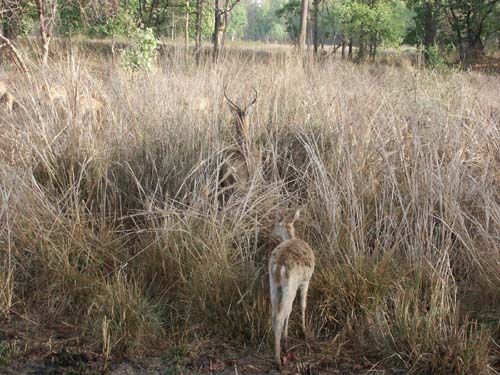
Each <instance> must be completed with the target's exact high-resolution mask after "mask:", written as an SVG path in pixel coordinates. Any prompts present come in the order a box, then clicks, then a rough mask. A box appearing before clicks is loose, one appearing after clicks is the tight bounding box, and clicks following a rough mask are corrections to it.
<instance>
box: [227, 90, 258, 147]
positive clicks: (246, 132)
mask: <svg viewBox="0 0 500 375" xmlns="http://www.w3.org/2000/svg"><path fill="white" fill-rule="evenodd" d="M253 91H254V94H255V96H254V98H253V99H252V100H251V101H250V102H249V103H248V104H247V105H246V106H245V107H240V106H239V105H237V104H235V103H234V102H233V101H232V100H231V99H229V98H228V96H227V94H226V85H224V97H225V98H226V100H227V102H228V104H229V107H231V110H232V111H233V112H234V114H235V115H236V134H237V136H238V143H240V144H241V145H245V146H247V145H248V144H249V142H250V114H251V113H252V110H253V106H254V104H255V103H256V102H257V90H256V89H255V88H254V89H253Z"/></svg>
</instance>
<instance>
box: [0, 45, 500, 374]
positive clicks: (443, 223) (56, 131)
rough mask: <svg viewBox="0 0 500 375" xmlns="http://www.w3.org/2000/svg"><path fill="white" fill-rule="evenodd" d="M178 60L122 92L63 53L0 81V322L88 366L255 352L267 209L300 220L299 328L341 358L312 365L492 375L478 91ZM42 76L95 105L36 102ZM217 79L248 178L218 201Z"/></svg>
mask: <svg viewBox="0 0 500 375" xmlns="http://www.w3.org/2000/svg"><path fill="white" fill-rule="evenodd" d="M179 56H181V52H179V54H178V55H176V56H174V58H175V61H172V60H168V59H167V57H165V58H164V59H165V60H164V63H163V64H162V67H161V68H160V69H158V70H157V71H156V72H155V73H151V74H149V75H135V76H133V77H132V76H130V75H128V74H127V73H126V72H122V71H120V70H119V69H116V70H112V69H109V70H108V69H107V68H105V69H101V70H97V69H96V68H95V66H93V64H92V62H91V61H87V60H86V59H83V58H82V59H78V58H75V59H72V58H67V59H62V60H61V61H58V62H53V63H52V64H51V65H50V67H49V69H48V70H47V71H46V72H45V73H44V74H43V75H42V73H36V74H34V76H33V77H32V78H31V79H24V78H20V77H18V76H17V75H16V73H13V72H11V73H6V72H4V73H2V74H1V75H0V80H2V81H6V82H9V84H10V87H11V89H12V91H13V93H14V94H15V95H16V97H17V98H19V101H20V102H21V104H22V108H21V109H20V110H18V111H16V112H14V113H12V114H10V113H5V112H2V114H1V117H0V119H1V120H0V166H1V168H0V194H1V198H0V199H1V200H0V224H1V225H0V309H1V310H0V311H1V313H2V314H4V315H5V316H8V313H9V312H12V311H16V312H18V313H20V314H21V315H23V316H24V317H25V318H28V319H30V320H33V321H36V322H38V323H39V324H40V327H45V326H47V325H49V324H60V323H63V322H64V323H65V324H71V325H72V326H73V327H75V330H76V331H78V332H79V336H80V340H83V341H86V342H89V343H93V344H94V345H96V346H98V347H101V348H102V350H103V351H105V352H106V353H109V352H111V353H128V354H134V353H140V352H143V351H147V350H148V348H152V347H155V348H158V347H162V344H165V343H171V342H183V343H194V342H196V341H197V340H200V339H202V338H218V339H223V340H225V341H231V342H234V343H237V344H239V345H243V344H245V345H252V346H254V347H256V348H257V347H262V344H264V343H265V346H264V348H265V350H266V351H267V352H268V353H269V356H270V353H271V345H270V344H271V340H270V339H271V327H270V317H269V314H270V306H269V305H270V301H269V296H268V285H267V280H268V279H267V275H266V265H267V257H268V254H269V252H270V250H271V249H272V245H270V244H269V241H268V240H269V239H268V234H269V231H270V229H271V226H272V221H273V218H274V214H275V210H276V209H277V208H278V207H283V206H290V207H300V208H301V211H302V212H303V213H304V214H305V215H306V217H307V220H304V221H303V222H302V224H301V223H300V222H299V223H298V226H299V228H298V231H299V232H300V233H301V237H302V238H304V240H306V241H307V242H309V243H310V244H311V246H312V248H313V249H315V251H316V258H317V263H318V264H317V268H316V273H315V275H314V277H313V279H312V284H311V288H310V297H309V306H310V310H309V314H308V315H309V319H310V322H309V323H308V325H309V327H310V330H311V333H312V334H313V337H315V338H316V339H317V340H319V341H323V342H324V341H329V340H332V342H335V343H339V342H340V343H342V346H341V347H339V348H338V351H337V352H332V356H336V355H339V353H341V352H342V353H349V355H352V356H356V355H358V354H359V355H363V356H368V357H370V358H375V359H377V360H383V361H384V362H385V363H387V364H388V365H395V366H397V367H399V368H405V369H407V370H408V371H409V372H411V373H445V374H451V373H460V374H474V373H488V372H493V371H494V368H495V366H496V368H497V370H498V366H499V365H500V364H499V361H498V356H499V349H498V348H499V340H500V320H499V316H500V125H499V124H500V78H498V77H494V76H485V75H480V74H475V73H458V72H450V73H446V74H435V73H432V72H418V73H414V72H408V71H404V70H401V69H397V68H391V67H375V66H356V65H352V64H349V63H347V64H343V63H340V62H333V63H325V64H322V65H316V66H311V67H308V68H306V69H304V68H303V67H302V66H299V65H297V64H295V63H294V62H293V61H285V62H284V63H283V62H282V61H280V62H279V63H273V62H272V61H271V62H268V63H263V62H256V61H248V60H245V59H244V60H241V59H239V58H234V59H231V58H228V59H227V60H226V61H224V62H222V63H221V64H220V65H218V66H213V65H211V64H209V63H207V64H206V65H203V66H201V67H199V68H196V67H195V66H193V65H191V64H190V63H187V62H185V61H184V60H182V59H181V57H179ZM101 65H104V64H101ZM47 81H48V82H52V83H56V84H62V85H64V86H65V87H66V88H67V91H68V93H70V96H71V93H72V95H73V96H74V98H76V97H78V95H80V94H81V93H84V94H88V95H98V96H99V97H100V98H103V102H104V103H105V108H104V109H103V110H102V111H101V113H100V115H99V116H94V115H85V116H79V115H78V108H77V106H76V105H75V104H72V103H76V101H71V100H70V103H69V107H68V109H67V110H66V111H64V110H61V109H60V108H55V107H54V106H51V105H40V101H39V100H38V98H39V97H40V95H41V87H42V85H43V83H45V82H47ZM223 81H228V82H229V85H228V90H230V92H231V95H232V97H235V98H238V96H239V97H240V98H244V97H246V95H248V94H249V93H250V92H251V87H256V88H257V90H258V91H259V102H258V103H257V108H256V110H255V112H254V115H253V123H254V135H253V141H254V142H255V144H256V146H257V147H256V148H257V149H258V150H260V154H261V155H260V157H261V163H260V167H259V170H258V171H257V173H256V175H255V176H254V178H253V180H252V182H251V186H250V188H249V189H248V191H245V194H242V195H241V196H238V197H236V198H235V199H234V200H233V201H232V202H231V203H230V204H228V205H225V206H224V207H220V206H219V202H218V199H217V197H216V195H215V194H214V192H215V191H216V190H217V188H218V187H217V181H218V174H217V166H218V165H219V164H220V162H221V159H222V156H221V155H222V152H223V150H224V148H226V147H228V146H229V145H230V144H231V142H232V140H233V138H232V129H233V127H232V126H231V125H230V121H231V113H230V111H229V109H228V108H227V106H226V105H225V103H224V102H223V99H222V98H223V94H222V90H223ZM196 97H200V98H201V97H203V98H210V99H209V103H208V108H207V109H206V110H204V111H199V110H198V109H197V108H194V107H191V106H186V105H185V103H186V98H190V99H189V100H191V98H192V99H193V100H195V98H196ZM305 223H307V225H305ZM298 321H299V319H294V324H292V327H291V329H292V330H296V329H297V328H298V326H299V324H297V322H298ZM299 336H300V335H299Z"/></svg>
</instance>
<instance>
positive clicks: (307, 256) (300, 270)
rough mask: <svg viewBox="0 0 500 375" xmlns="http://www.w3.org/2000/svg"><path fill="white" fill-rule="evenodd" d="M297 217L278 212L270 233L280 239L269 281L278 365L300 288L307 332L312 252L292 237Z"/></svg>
mask: <svg viewBox="0 0 500 375" xmlns="http://www.w3.org/2000/svg"><path fill="white" fill-rule="evenodd" d="M298 218H299V211H297V212H295V214H294V215H293V216H288V217H287V216H286V215H284V214H282V213H280V214H279V215H278V216H277V220H276V223H275V226H274V229H273V231H272V233H271V236H272V237H275V238H279V239H281V240H282V242H281V243H280V244H279V245H278V246H277V247H276V248H275V249H274V250H273V252H272V253H271V256H270V257H269V281H270V291H271V303H272V321H273V330H274V360H275V362H276V365H277V366H278V368H279V369H281V350H282V349H283V350H286V341H287V336H288V319H289V317H290V313H291V311H292V304H293V301H294V299H295V296H296V294H297V291H300V295H301V298H300V304H301V310H302V330H303V332H304V335H306V337H307V333H306V320H305V312H306V304H307V290H308V288H309V281H310V279H311V276H312V274H313V272H314V265H315V259H314V252H313V250H312V249H311V247H310V246H309V245H308V244H307V243H306V242H305V241H303V240H301V239H298V238H296V237H295V229H294V226H293V224H294V222H295V221H296V220H297V219H298Z"/></svg>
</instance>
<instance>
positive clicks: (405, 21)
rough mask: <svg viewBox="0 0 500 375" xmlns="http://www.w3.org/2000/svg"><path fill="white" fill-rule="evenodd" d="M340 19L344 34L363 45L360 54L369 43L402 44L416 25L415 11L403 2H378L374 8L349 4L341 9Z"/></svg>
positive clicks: (388, 45) (357, 3)
mask: <svg viewBox="0 0 500 375" xmlns="http://www.w3.org/2000/svg"><path fill="white" fill-rule="evenodd" d="M340 19H341V32H342V34H343V35H344V36H345V37H346V38H348V39H350V40H353V41H354V42H355V43H358V44H359V45H360V54H362V52H363V49H364V47H366V46H367V45H368V44H372V45H377V46H385V47H393V46H398V45H400V44H401V42H402V41H403V37H404V36H405V33H406V31H407V30H408V29H409V28H410V27H411V26H412V23H413V21H412V19H411V11H410V10H408V8H407V7H406V4H405V3H404V2H402V1H399V0H396V1H378V2H376V3H374V4H373V5H369V4H366V3H362V2H358V1H347V2H344V3H343V5H342V6H341V8H340Z"/></svg>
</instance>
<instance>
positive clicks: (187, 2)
mask: <svg viewBox="0 0 500 375" xmlns="http://www.w3.org/2000/svg"><path fill="white" fill-rule="evenodd" d="M189 11H190V6H189V0H186V23H185V25H184V37H185V40H186V47H187V46H188V45H189Z"/></svg>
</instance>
